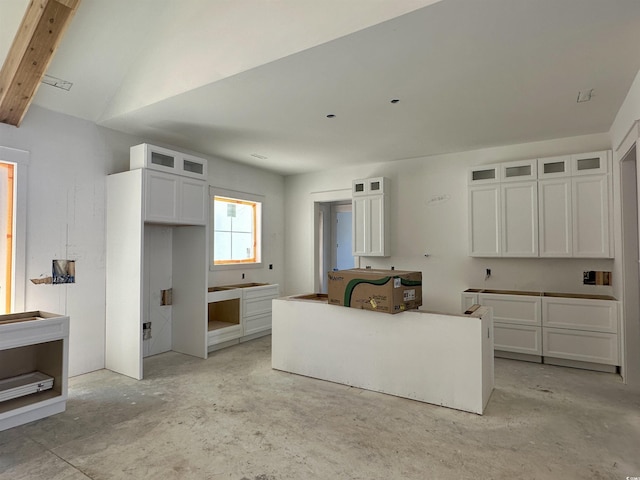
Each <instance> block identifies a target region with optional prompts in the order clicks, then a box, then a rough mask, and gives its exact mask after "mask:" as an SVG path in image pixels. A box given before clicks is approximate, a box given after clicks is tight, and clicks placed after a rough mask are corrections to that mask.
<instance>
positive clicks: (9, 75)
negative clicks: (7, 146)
mask: <svg viewBox="0 0 640 480" xmlns="http://www.w3.org/2000/svg"><path fill="white" fill-rule="evenodd" d="M79 4H80V0H33V1H32V2H31V3H30V4H29V6H28V7H27V11H26V12H25V15H24V17H23V19H22V23H21V24H20V28H19V29H18V32H17V33H16V37H15V38H14V39H13V44H12V45H11V49H10V50H9V53H8V54H7V58H6V59H5V62H4V65H3V66H2V70H0V122H2V123H7V124H9V125H15V126H17V127H18V126H20V123H22V119H23V118H24V116H25V114H26V113H27V110H28V108H29V105H31V101H32V100H33V97H34V96H35V94H36V91H37V90H38V87H39V86H40V82H41V81H42V77H43V76H44V74H45V73H46V71H47V68H48V67H49V63H50V62H51V59H52V58H53V54H54V53H55V51H56V49H57V48H58V44H59V43H60V40H61V39H62V36H63V35H64V32H65V31H66V29H67V26H68V25H69V23H71V19H72V18H73V15H74V14H75V12H76V10H77V9H78V5H79Z"/></svg>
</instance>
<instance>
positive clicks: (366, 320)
mask: <svg viewBox="0 0 640 480" xmlns="http://www.w3.org/2000/svg"><path fill="white" fill-rule="evenodd" d="M491 315H492V313H491V309H489V308H486V307H480V308H478V309H477V310H475V311H474V312H473V313H471V314H469V315H450V314H442V313H431V312H427V311H423V310H409V311H405V312H401V313H397V314H394V315H391V314H386V313H380V312H373V311H369V310H360V309H356V308H349V307H342V306H336V305H329V304H327V302H326V297H323V296H322V295H319V294H311V295H300V296H292V297H284V298H279V299H275V300H273V328H272V363H271V365H272V367H273V368H274V369H277V370H282V371H285V372H290V373H295V374H299V375H305V376H308V377H313V378H318V379H321V380H328V381H331V382H336V383H341V384H345V385H350V386H354V387H359V388H363V389H367V390H372V391H376V392H381V393H387V394H390V395H396V396H399V397H404V398H409V399H412V400H419V401H422V402H426V403H431V404H435V405H441V406H444V407H450V408H454V409H457V410H464V411H467V412H472V413H477V414H482V413H483V412H484V409H485V407H486V405H487V403H488V401H489V397H490V396H491V392H492V391H493V386H494V374H493V327H492V318H491Z"/></svg>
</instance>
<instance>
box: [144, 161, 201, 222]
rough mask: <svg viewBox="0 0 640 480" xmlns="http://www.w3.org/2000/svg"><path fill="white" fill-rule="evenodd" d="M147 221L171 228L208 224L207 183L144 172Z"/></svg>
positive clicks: (145, 218)
mask: <svg viewBox="0 0 640 480" xmlns="http://www.w3.org/2000/svg"><path fill="white" fill-rule="evenodd" d="M143 178H144V190H143V192H144V193H143V195H144V199H143V202H144V210H143V211H144V221H145V222H148V223H166V224H171V225H206V224H207V206H208V195H207V193H208V192H207V183H206V182H205V181H203V180H198V179H195V178H189V177H181V176H179V175H174V174H170V173H162V172H158V171H155V170H149V169H144V171H143Z"/></svg>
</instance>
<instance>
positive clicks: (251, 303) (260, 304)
mask: <svg viewBox="0 0 640 480" xmlns="http://www.w3.org/2000/svg"><path fill="white" fill-rule="evenodd" d="M272 300H273V298H271V297H263V298H253V299H250V300H246V299H245V301H244V302H243V303H242V306H243V307H244V310H243V312H242V316H243V317H245V318H246V317H249V316H252V315H260V314H261V313H269V314H271V301H272Z"/></svg>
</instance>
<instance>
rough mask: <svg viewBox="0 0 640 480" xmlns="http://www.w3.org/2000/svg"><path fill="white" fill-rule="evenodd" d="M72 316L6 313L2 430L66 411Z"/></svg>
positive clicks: (1, 338)
mask: <svg viewBox="0 0 640 480" xmlns="http://www.w3.org/2000/svg"><path fill="white" fill-rule="evenodd" d="M68 364H69V317H67V316H61V315H56V314H52V313H46V312H25V313H15V314H8V315H0V400H1V401H0V431H2V430H6V429H8V428H13V427H16V426H18V425H22V424H24V423H28V422H32V421H34V420H39V419H41V418H44V417H47V416H49V415H54V414H56V413H61V412H64V411H65V409H66V402H67V382H68Z"/></svg>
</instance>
